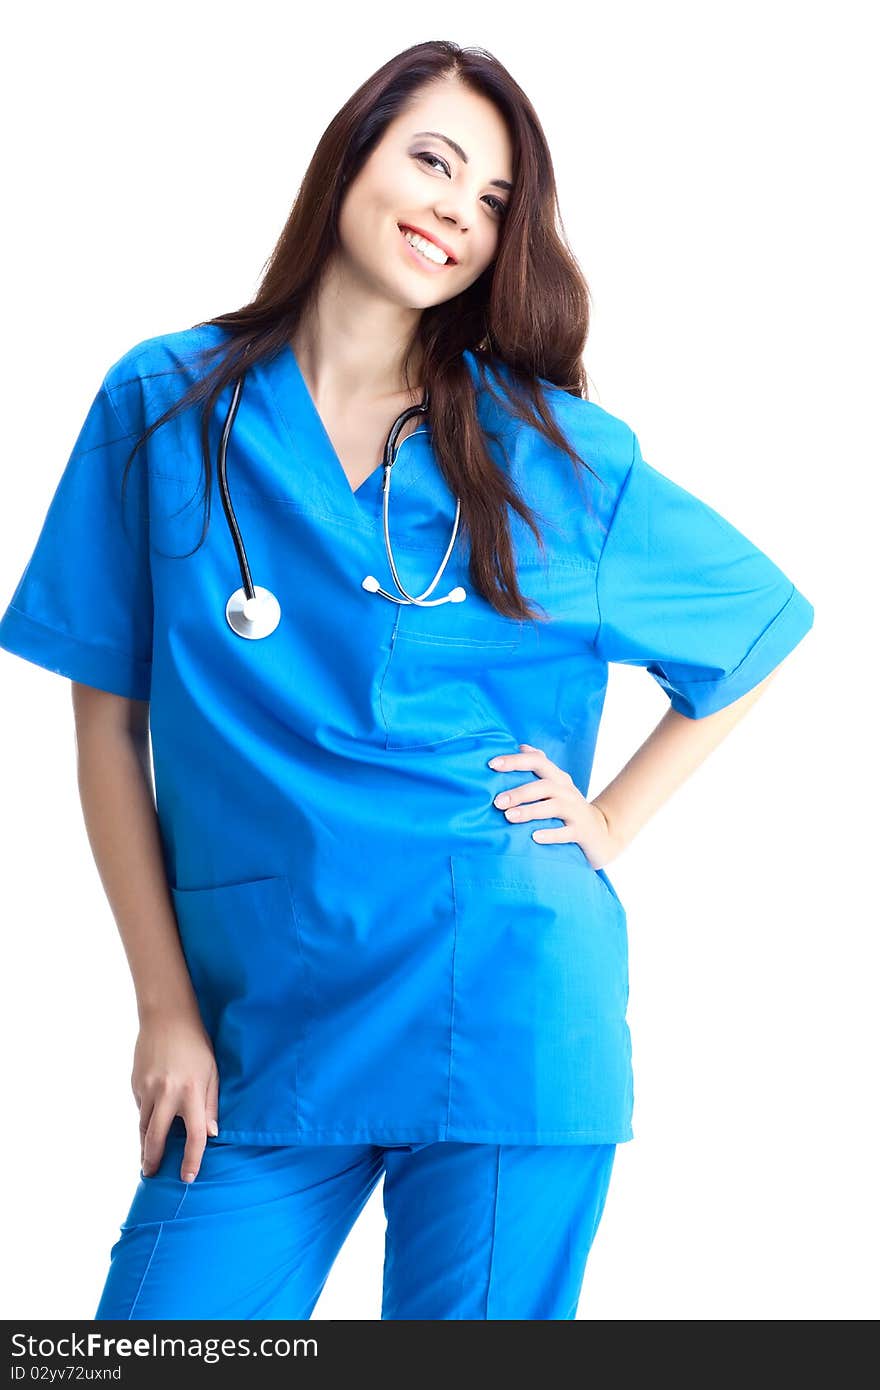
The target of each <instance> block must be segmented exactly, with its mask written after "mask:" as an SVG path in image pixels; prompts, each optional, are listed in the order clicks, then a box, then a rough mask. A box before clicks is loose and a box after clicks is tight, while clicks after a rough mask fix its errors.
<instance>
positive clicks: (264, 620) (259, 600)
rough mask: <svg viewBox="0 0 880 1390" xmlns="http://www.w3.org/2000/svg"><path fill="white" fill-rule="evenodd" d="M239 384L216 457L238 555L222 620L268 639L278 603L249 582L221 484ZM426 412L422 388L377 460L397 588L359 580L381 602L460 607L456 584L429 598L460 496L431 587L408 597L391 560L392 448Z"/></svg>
mask: <svg viewBox="0 0 880 1390" xmlns="http://www.w3.org/2000/svg"><path fill="white" fill-rule="evenodd" d="M243 385H244V374H243V375H242V376H240V377H238V379H237V380H236V383H235V390H234V391H233V394H232V400H231V402H230V405H229V409H228V411H227V412H226V421H225V423H224V425H223V433H222V435H221V437H220V448H219V459H218V467H217V472H218V475H219V482H220V497H221V499H222V502H223V510H224V512H225V513H226V521H227V524H228V526H229V530H230V533H231V535H232V539H233V542H234V544H235V550H236V554H237V555H238V567H239V569H240V570H241V582H242V587H241V588H240V589H236V590H235V593H234V594H232V595H231V596H230V598H229V602H228V603H227V604H226V621H227V622H228V623H229V626H230V627H231V628H232V631H233V632H235V633H237V634H238V636H239V637H250V638H258V637H268V636H269V634H270V633H272V632H274V631H275V629H276V627H277V626H278V624H279V622H280V621H281V605H280V604H279V602H278V600H277V598H276V597H275V595H274V594H273V593H272V592H271V591H270V590H269V589H264V588H263V587H262V586H261V585H260V584H254V582H253V580H252V579H251V571H250V566H249V565H248V559H247V554H246V553H245V548H244V541H243V540H242V538H241V532H240V531H239V529H238V522H237V520H236V517H235V512H234V511H233V509H232V499H231V498H230V496H229V485H228V483H227V481H226V446H227V444H228V443H229V436H230V434H231V433H232V426H233V424H234V422H235V416H236V414H237V412H238V406H239V401H240V400H241V391H242V386H243ZM427 410H428V389H427V387H426V388H425V391H424V395H423V398H422V402H421V404H420V405H411V406H408V407H407V409H406V410H404V411H403V412H402V413H401V414H400V415H398V417H397V419H396V420H395V421H394V424H393V425H392V426H391V429H390V430H389V431H388V438H387V440H386V441H385V452H384V457H383V460H382V467H383V470H384V473H383V480H382V520H383V525H384V530H385V552H386V554H387V556H388V565H389V567H390V569H391V574H392V577H393V579H394V583H395V584H396V585H397V590H398V593H399V594H400V595H401V597H400V598H398V597H397V594H390V593H388V591H387V589H383V588H382V587H381V585H380V584H379V581H378V579H376V577H375V575H372V574H368V575H367V576H366V578H365V579H364V580H363V584H362V587H363V588H364V589H366V590H367V592H368V593H371V594H381V596H382V598H387V599H390V601H391V602H392V603H418V604H421V605H422V606H423V607H425V608H432V607H434V606H435V605H436V604H439V603H461V602H462V601H463V600H464V599H466V598H467V594H466V592H465V590H464V589H463V588H462V587H461V585H460V584H459V585H456V587H455V588H454V589H451V590H450V591H449V593H448V594H446V596H445V597H444V598H428V595H429V594H430V593H432V592H433V591H434V589H436V587H437V585H438V584H439V582H440V578H441V576H442V574H443V571H444V570H445V569H446V566H447V564H448V563H449V557H450V555H451V554H452V548H453V546H454V545H455V538H456V536H457V535H458V523H459V517H460V516H461V498H460V497H456V499H455V522H454V525H453V528H452V536H451V538H450V541H449V545H448V546H447V547H446V554H445V555H444V556H443V563H442V564H441V566H440V568H439V569H438V571H437V573H436V574H435V576H434V578H433V579H432V580H431V583H430V584H429V585H428V587H427V589H425V591H424V593H421V594H410V593H408V592H407V590H406V589H405V588H404V587H403V584H402V583H401V581H400V576H399V574H398V573H397V566H396V565H395V563H394V556H393V554H392V551H391V533H390V530H389V527H388V505H389V500H390V497H391V470H392V468H393V467H394V462H395V459H396V457H397V450H396V447H395V446H396V444H397V439H398V436H399V435H400V431H401V430H402V428H403V426H404V425H405V424H406V422H407V420H409V419H410V418H411V417H412V416H413V415H418V414H421V415H424V414H426V413H427Z"/></svg>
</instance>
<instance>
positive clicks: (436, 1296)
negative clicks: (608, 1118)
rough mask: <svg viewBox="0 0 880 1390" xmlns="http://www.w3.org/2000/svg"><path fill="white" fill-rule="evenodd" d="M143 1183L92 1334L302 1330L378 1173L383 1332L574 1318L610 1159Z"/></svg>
mask: <svg viewBox="0 0 880 1390" xmlns="http://www.w3.org/2000/svg"><path fill="white" fill-rule="evenodd" d="M184 1143H185V1138H184V1136H182V1135H179V1134H175V1133H173V1132H172V1133H170V1134H169V1135H168V1137H167V1140H166V1143H165V1152H164V1155H163V1157H162V1161H161V1163H160V1165H159V1167H158V1168H157V1169H156V1171H155V1172H154V1174H153V1175H152V1176H151V1177H148V1178H145V1177H144V1175H143V1172H142V1173H141V1177H140V1181H139V1183H138V1186H137V1190H136V1191H135V1195H134V1200H133V1201H132V1204H131V1207H130V1209H129V1212H128V1215H127V1217H126V1219H125V1222H124V1223H123V1225H122V1226H120V1228H119V1230H120V1237H119V1239H118V1240H117V1241H116V1243H115V1244H114V1245H113V1247H112V1249H111V1251H110V1269H109V1273H108V1275H107V1280H106V1283H105V1285H104V1290H103V1293H102V1295H101V1299H100V1303H99V1305H98V1309H97V1312H96V1313H95V1318H96V1319H111V1318H120V1319H132V1318H133V1319H137V1318H143V1319H164V1318H202V1319H221V1318H227V1319H245V1318H246V1319H252V1318H275V1319H280V1318H300V1319H303V1318H309V1317H310V1316H311V1313H312V1309H313V1308H314V1306H315V1304H316V1302H317V1300H318V1296H319V1294H320V1293H321V1290H322V1288H323V1286H324V1283H325V1281H326V1279H327V1276H328V1274H329V1272H330V1269H331V1266H332V1264H333V1261H334V1260H335V1258H336V1256H337V1254H338V1252H339V1250H340V1248H341V1246H342V1243H343V1241H344V1240H345V1238H346V1236H347V1234H348V1232H349V1231H350V1230H351V1228H352V1226H353V1225H354V1222H355V1220H356V1219H357V1216H358V1214H359V1213H360V1211H361V1210H362V1208H363V1207H364V1205H365V1204H366V1201H367V1199H368V1197H369V1196H370V1194H371V1192H372V1191H373V1188H374V1187H375V1185H376V1183H377V1182H378V1181H379V1179H380V1177H382V1175H383V1173H384V1178H385V1182H384V1188H383V1201H384V1207H385V1216H386V1232H385V1261H384V1270H383V1283H382V1318H383V1319H447V1318H449V1319H451V1318H467V1319H483V1318H506V1319H511V1318H516V1319H520V1318H528V1319H536V1318H542V1319H543V1318H566V1319H571V1318H574V1317H575V1315H576V1312H577V1305H578V1298H579V1295H580V1291H581V1286H582V1283H583V1277H584V1270H585V1266H586V1261H587V1255H588V1254H589V1250H590V1246H591V1245H592V1242H593V1237H594V1235H595V1234H596V1230H597V1227H598V1225H599V1220H600V1218H601V1216H602V1210H603V1208H604V1205H605V1197H606V1194H607V1191H608V1184H609V1181H610V1178H611V1167H612V1164H613V1161H614V1154H615V1145H614V1144H578V1145H541V1146H536V1147H531V1146H526V1145H519V1144H463V1143H452V1142H448V1141H444V1142H438V1143H427V1144H412V1145H400V1146H395V1147H380V1146H377V1145H374V1144H349V1145H345V1144H339V1145H337V1144H333V1145H326V1146H299V1145H285V1146H271V1147H264V1146H259V1145H248V1144H223V1143H211V1142H209V1143H208V1145H207V1147H206V1149H205V1153H204V1156H203V1159H202V1163H201V1167H200V1169H199V1172H198V1175H197V1176H196V1178H195V1180H194V1182H192V1183H185V1182H184V1181H183V1180H182V1179H181V1177H180V1170H181V1160H182V1157H183V1146H184Z"/></svg>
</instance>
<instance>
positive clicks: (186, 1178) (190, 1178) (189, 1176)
mask: <svg viewBox="0 0 880 1390" xmlns="http://www.w3.org/2000/svg"><path fill="white" fill-rule="evenodd" d="M195 1180H196V1175H195V1173H184V1175H183V1181H184V1182H195Z"/></svg>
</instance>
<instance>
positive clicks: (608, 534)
mask: <svg viewBox="0 0 880 1390" xmlns="http://www.w3.org/2000/svg"><path fill="white" fill-rule="evenodd" d="M632 438H633V446H632V458H631V459H630V463H629V468H628V469H627V472H626V477H625V478H624V480H623V482H622V483H621V485H620V491H619V492H618V494H617V501H616V502H615V504H614V511H613V512H612V513H611V520H610V521H609V523H608V530H607V531H606V532H605V539H604V541H603V542H602V549H601V550H600V552H599V558H598V560H597V561H596V612H597V613H598V614H599V622H598V625H597V627H596V635H595V636H594V638H593V640H592V642H591V644H590V650H591V651H593V652H595V654H596V656H599V634H600V633H601V631H602V604H601V602H600V600H599V582H600V576H601V573H602V561H603V559H604V557H605V551H606V550H607V548H608V542H609V541H610V539H611V532H612V531H613V530H614V523H615V521H616V520H617V514H618V512H619V511H620V504H621V502H622V501H623V494H624V493H625V492H626V489H627V488H628V486H629V480H630V478H631V477H632V475H633V469H634V467H635V462H636V434H635V431H632Z"/></svg>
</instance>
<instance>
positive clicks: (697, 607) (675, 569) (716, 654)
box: [595, 435, 813, 719]
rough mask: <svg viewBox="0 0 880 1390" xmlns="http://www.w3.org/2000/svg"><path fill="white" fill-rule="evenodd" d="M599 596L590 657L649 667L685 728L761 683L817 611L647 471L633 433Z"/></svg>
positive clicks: (704, 509)
mask: <svg viewBox="0 0 880 1390" xmlns="http://www.w3.org/2000/svg"><path fill="white" fill-rule="evenodd" d="M597 590H598V605H599V628H598V632H597V636H596V639H595V649H596V652H597V654H598V655H599V656H600V657H602V658H603V659H604V660H605V661H608V662H619V663H623V664H625V665H636V666H644V667H645V668H646V669H647V670H648V671H649V672H650V674H651V675H652V676H653V677H654V679H655V680H656V681H657V683H658V685H660V686H661V687H662V688H663V689H664V690H665V691H666V693H667V694H668V695H669V696H670V699H671V703H672V708H673V709H674V710H677V711H678V713H679V714H684V715H687V716H688V718H690V719H700V718H701V717H703V716H704V715H707V714H713V713H714V712H715V711H716V710H720V709H723V708H724V707H725V705H729V704H732V703H733V701H734V700H737V699H739V698H740V696H742V695H745V694H746V692H747V691H749V690H751V689H752V688H753V687H754V686H756V685H758V684H759V683H760V681H762V680H763V679H764V678H765V676H768V675H769V674H770V672H771V671H772V670H773V669H774V667H775V666H777V665H778V663H779V662H780V661H781V660H782V658H783V657H784V656H786V655H787V654H788V653H789V652H790V651H791V650H792V648H793V647H795V646H796V645H797V643H798V642H800V640H801V638H802V637H803V636H804V635H805V634H806V633H807V632H808V631H809V629H810V628H811V627H812V624H813V608H812V605H811V604H810V603H809V602H808V601H807V599H806V598H805V597H804V596H803V594H802V593H800V592H799V591H798V590H797V589H796V588H795V586H794V584H793V583H792V581H791V580H790V579H789V578H787V576H786V575H784V574H783V572H782V570H780V569H779V568H778V567H777V566H776V565H775V564H774V563H773V561H772V560H770V559H769V558H768V557H767V556H766V555H765V554H764V553H763V552H762V551H761V550H759V549H758V547H757V546H755V545H753V544H752V542H751V541H749V540H748V539H747V538H746V537H745V536H744V535H743V534H742V532H740V531H738V530H737V529H736V527H734V526H732V525H731V524H730V522H728V521H726V520H725V518H724V517H722V516H720V515H719V514H718V512H716V511H714V510H713V509H712V508H711V507H710V506H708V505H707V504H706V503H705V502H702V501H701V500H700V499H699V498H698V497H695V496H694V495H693V494H692V493H690V492H688V491H687V490H686V489H685V488H683V487H680V486H679V485H678V484H677V483H674V482H673V481H672V480H671V479H670V478H667V477H665V476H664V475H663V474H662V473H660V472H658V471H657V469H655V468H652V467H651V465H650V464H648V463H646V462H645V460H644V459H643V458H642V454H641V449H640V448H639V442H638V439H637V437H636V436H635V435H634V436H633V460H632V464H631V466H630V468H629V471H628V473H627V475H626V478H625V479H624V482H623V485H622V487H621V490H620V493H619V496H618V500H617V504H616V507H615V510H614V512H613V515H612V518H611V522H610V525H609V528H608V532H607V535H606V537H605V543H604V546H603V549H602V554H601V556H600V559H599V565H598V570H597Z"/></svg>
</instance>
